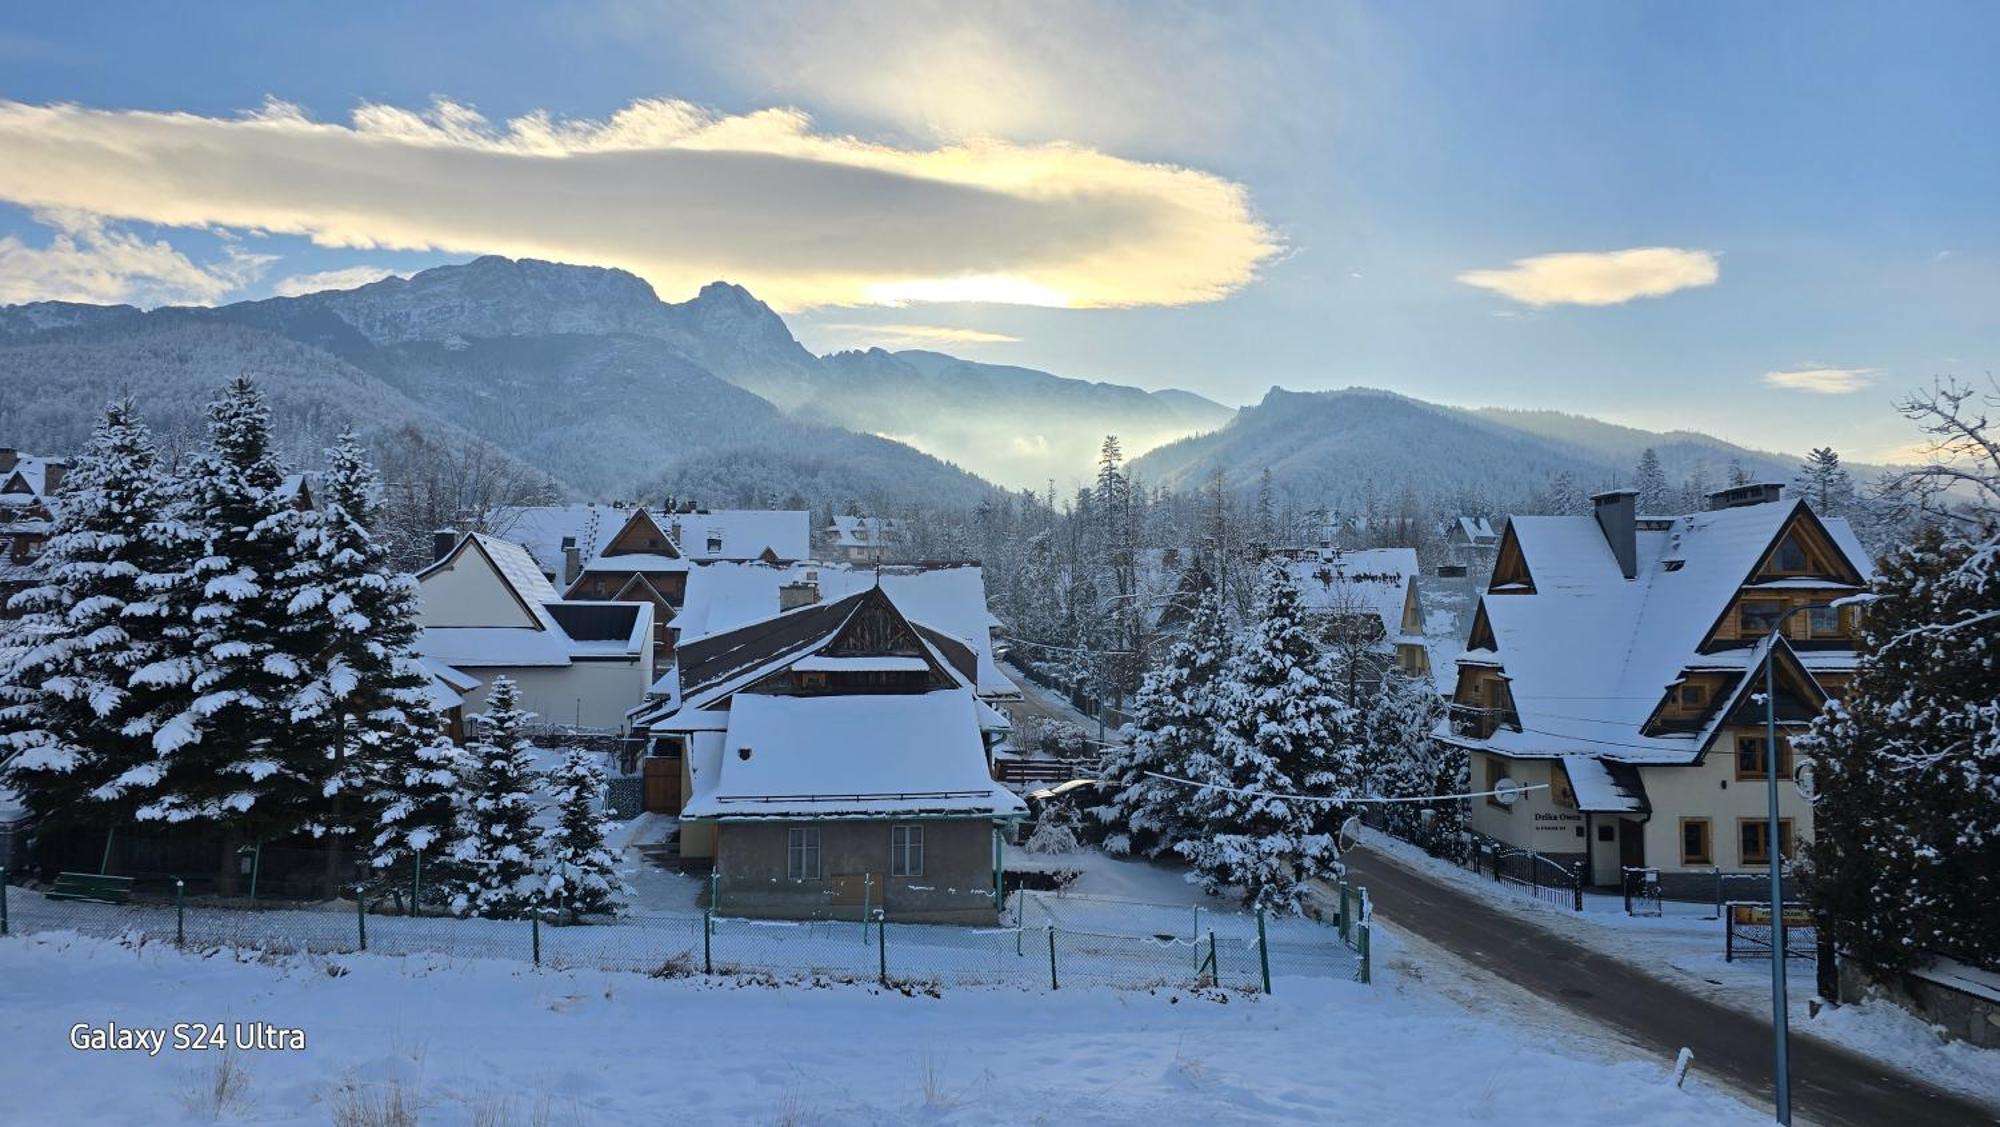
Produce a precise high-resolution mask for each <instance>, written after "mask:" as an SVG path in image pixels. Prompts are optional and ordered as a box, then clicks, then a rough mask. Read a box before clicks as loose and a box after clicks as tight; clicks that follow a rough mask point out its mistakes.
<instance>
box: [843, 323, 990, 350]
mask: <svg viewBox="0 0 2000 1127" xmlns="http://www.w3.org/2000/svg"><path fill="white" fill-rule="evenodd" d="M818 328H819V330H820V331H821V332H826V333H838V334H840V335H842V336H851V337H861V338H863V339H865V340H869V341H873V342H874V343H875V344H877V345H879V346H881V347H883V348H921V347H923V346H924V345H932V344H1016V343H1019V342H1020V339H1021V338H1020V337H1015V336H1008V335H1007V334H1006V333H992V332H987V331H986V330H985V329H960V328H954V327H952V326H950V325H856V324H834V325H820V326H818Z"/></svg>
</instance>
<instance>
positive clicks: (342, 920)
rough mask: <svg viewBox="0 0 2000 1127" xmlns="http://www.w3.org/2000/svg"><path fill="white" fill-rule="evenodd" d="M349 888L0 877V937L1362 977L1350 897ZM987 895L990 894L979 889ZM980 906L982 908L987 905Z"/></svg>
mask: <svg viewBox="0 0 2000 1127" xmlns="http://www.w3.org/2000/svg"><path fill="white" fill-rule="evenodd" d="M384 905H385V902H384V901H380V900H373V899H370V898H369V896H368V895H367V894H366V890H365V889H363V890H362V895H361V896H360V898H358V899H352V898H351V899H346V900H337V901H328V902H324V903H318V904H305V905H289V906H280V905H264V906H250V905H246V904H243V903H237V902H218V901H215V900H212V899H209V898H199V899H196V898H189V897H187V896H186V895H185V894H184V893H183V895H181V896H179V897H176V898H175V899H172V900H161V899H146V900H133V901H131V902H129V903H122V904H119V903H97V902H91V901H80V900H60V899H51V898H49V897H48V896H47V895H46V894H45V893H44V892H41V891H37V890H31V889H26V888H19V887H8V886H7V885H6V884H5V882H4V881H0V935H5V934H14V935H26V934H54V933H75V934H78V935H85V936H95V937H102V938H109V939H119V940H125V941H128V942H146V943H159V944H174V945H177V946H180V947H184V948H189V949H196V950H202V949H217V948H228V949H237V950H253V951H259V952H268V953H274V954H297V953H312V954H321V955H336V954H351V953H356V952H362V951H367V952H370V953H375V954H386V955H440V956H448V957H454V958H495V959H512V960H521V961H528V962H533V963H535V964H537V965H542V966H550V967H558V968H565V967H577V968H591V969H602V970H615V971H633V972H639V973H647V974H657V975H662V976H681V975H697V974H713V975H757V976H769V977H776V978H783V979H796V978H815V979H828V980H834V981H879V982H881V983H882V984H884V985H889V986H901V987H904V988H912V987H915V988H943V987H947V986H987V985H1014V986H1018V987H1022V988H1027V989H1062V988H1064V987H1074V986H1108V987H1117V988H1127V989H1131V988H1153V987H1205V986H1219V987H1222V988H1225V989H1232V990H1251V991H1254V990H1269V989H1270V980H1271V978H1272V977H1273V976H1280V977H1282V976H1292V975H1296V976H1310V977H1319V978H1335V979H1349V980H1360V981H1364V982H1365V981H1367V978H1368V971H1367V943H1366V925H1365V922H1363V921H1365V908H1360V909H1358V910H1357V914H1356V915H1355V916H1353V917H1352V918H1350V917H1348V916H1347V915H1345V914H1343V916H1342V922H1341V925H1340V926H1339V927H1331V926H1328V925H1325V924H1320V923H1317V922H1314V921H1311V920H1307V919H1301V918H1285V919H1276V918H1260V917H1259V916H1258V915H1256V914H1253V913H1245V912H1232V911H1220V910H1216V909H1213V908H1208V907H1200V908H1197V907H1179V906H1173V905H1164V904H1151V903H1143V902H1136V901H1124V900H1113V899H1106V898H1098V897H1086V896H1077V895H1049V894H1042V893H1034V892H1018V893H1015V894H1014V895H1013V896H1011V897H1009V899H1008V901H1007V902H1006V905H1005V908H1004V910H1003V911H1002V912H1000V913H998V917H999V921H1000V922H999V923H998V924H996V925H991V926H980V925H967V924H962V923H934V922H925V921H923V920H898V919H894V918H891V917H889V916H888V915H887V914H885V913H884V912H883V911H882V910H881V909H875V910H873V911H871V912H870V913H869V914H868V916H867V917H865V918H850V919H818V920H790V919H754V918H745V917H741V916H734V915H722V914H718V913H716V912H714V911H704V912H701V913H699V914H695V913H691V912H658V911H642V912H634V913H630V914H626V915H620V916H618V917H615V918H612V917H604V918H593V919H591V920H589V921H587V922H583V923H570V922H567V917H566V916H564V915H563V914H562V913H560V912H556V911H549V912H544V913H538V914H533V915H530V916H529V917H527V918H523V919H518V920H489V919H473V918H459V917H456V916H450V915H416V916H412V915H406V914H402V913H400V912H391V911H382V910H378V909H381V908H382V907H384ZM989 905H990V901H989ZM989 910H990V908H989Z"/></svg>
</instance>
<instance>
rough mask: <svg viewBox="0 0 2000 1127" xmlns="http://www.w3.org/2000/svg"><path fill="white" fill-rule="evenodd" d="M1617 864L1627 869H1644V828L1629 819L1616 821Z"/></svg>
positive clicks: (1641, 824) (1642, 824)
mask: <svg viewBox="0 0 2000 1127" xmlns="http://www.w3.org/2000/svg"><path fill="white" fill-rule="evenodd" d="M1618 863H1619V864H1620V865H1623V866H1624V867H1625V868H1628V869H1643V868H1645V867H1646V826H1645V824H1644V823H1642V822H1634V821H1632V820H1631V819H1629V818H1620V819H1618Z"/></svg>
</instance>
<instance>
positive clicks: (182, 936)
mask: <svg viewBox="0 0 2000 1127" xmlns="http://www.w3.org/2000/svg"><path fill="white" fill-rule="evenodd" d="M187 938H188V937H187V882H186V881H183V880H182V879H180V878H179V877H175V878H174V946H176V947H185V946H187Z"/></svg>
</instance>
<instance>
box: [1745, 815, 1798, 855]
mask: <svg viewBox="0 0 2000 1127" xmlns="http://www.w3.org/2000/svg"><path fill="white" fill-rule="evenodd" d="M1736 840H1737V843H1738V845H1737V850H1738V852H1737V858H1738V860H1739V861H1740V862H1741V863H1742V864H1745V865H1768V864H1770V863H1771V824H1770V823H1769V822H1767V821H1765V820H1764V819H1762V818H1744V819H1742V820H1741V821H1739V822H1737V823H1736ZM1778 853H1779V855H1780V856H1783V857H1790V856H1791V855H1792V820H1791V819H1790V818H1780V819H1778Z"/></svg>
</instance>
